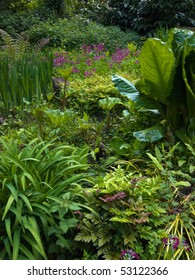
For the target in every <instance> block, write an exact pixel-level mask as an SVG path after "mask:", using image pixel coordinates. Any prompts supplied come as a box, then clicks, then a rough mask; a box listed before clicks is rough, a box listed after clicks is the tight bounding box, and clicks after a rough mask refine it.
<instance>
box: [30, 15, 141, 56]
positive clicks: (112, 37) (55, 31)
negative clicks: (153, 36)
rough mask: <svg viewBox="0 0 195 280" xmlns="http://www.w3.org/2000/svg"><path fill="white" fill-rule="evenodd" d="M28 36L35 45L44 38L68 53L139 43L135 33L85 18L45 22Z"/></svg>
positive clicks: (110, 48)
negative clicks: (97, 46)
mask: <svg viewBox="0 0 195 280" xmlns="http://www.w3.org/2000/svg"><path fill="white" fill-rule="evenodd" d="M26 35H27V36H28V37H29V41H30V42H31V43H32V44H33V43H34V44H35V43H36V42H38V41H39V40H40V39H42V38H48V39H49V40H50V46H51V47H62V48H64V49H65V50H67V51H70V50H73V49H77V50H78V49H80V47H81V46H82V45H83V44H86V45H94V44H98V43H104V44H105V45H106V47H107V48H108V49H109V50H115V48H116V47H124V46H126V45H127V44H128V43H129V42H132V41H139V36H138V35H137V34H136V33H133V32H122V31H121V30H120V28H118V27H114V26H113V27H105V26H103V25H100V24H97V23H95V22H92V21H89V20H87V19H84V18H78V17H77V18H74V19H66V18H64V19H58V20H56V21H55V22H52V23H51V22H49V21H47V22H43V23H40V24H39V25H36V26H33V27H32V28H30V29H29V30H28V31H27V32H26Z"/></svg>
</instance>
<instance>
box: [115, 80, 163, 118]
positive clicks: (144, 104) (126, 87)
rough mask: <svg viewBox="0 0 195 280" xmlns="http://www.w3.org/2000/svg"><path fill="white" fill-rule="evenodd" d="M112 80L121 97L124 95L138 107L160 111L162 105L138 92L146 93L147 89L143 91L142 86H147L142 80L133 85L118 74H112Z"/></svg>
mask: <svg viewBox="0 0 195 280" xmlns="http://www.w3.org/2000/svg"><path fill="white" fill-rule="evenodd" d="M112 81H113V83H114V85H115V87H116V88H117V89H118V91H119V93H120V94H121V95H122V96H123V97H126V98H128V99H130V100H131V101H133V102H135V103H136V106H137V107H138V108H145V109H148V110H158V111H159V112H161V113H162V107H161V106H160V104H159V103H158V102H156V101H155V100H153V99H151V98H150V97H148V96H146V95H144V94H140V92H142V93H147V90H146V91H144V88H145V87H147V86H146V85H145V83H144V81H143V80H139V81H138V82H136V85H134V84H133V83H131V82H130V81H128V80H127V79H125V78H123V77H121V76H119V75H113V76H112Z"/></svg>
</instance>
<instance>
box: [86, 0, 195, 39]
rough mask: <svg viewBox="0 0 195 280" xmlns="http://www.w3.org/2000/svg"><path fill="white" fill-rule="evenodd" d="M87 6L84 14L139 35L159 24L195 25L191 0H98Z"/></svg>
mask: <svg viewBox="0 0 195 280" xmlns="http://www.w3.org/2000/svg"><path fill="white" fill-rule="evenodd" d="M97 2H98V3H97ZM88 9H89V10H88V13H87V14H88V16H89V17H90V15H91V16H92V18H93V19H94V20H97V21H99V22H101V23H103V24H107V25H118V26H120V27H121V28H122V29H129V28H130V29H133V30H135V31H137V32H140V33H142V34H146V33H147V32H151V31H154V29H155V28H156V27H158V26H159V25H161V26H168V27H175V26H178V25H181V26H184V25H185V26H194V25H195V18H194V14H195V5H194V1H193V0H185V1H177V0H166V1H165V0H163V1H162V0H158V1H157V0H150V1H140V0H126V1H118V0H109V1H103V0H102V1H101V0H99V1H94V3H93V4H91V5H89V6H88Z"/></svg>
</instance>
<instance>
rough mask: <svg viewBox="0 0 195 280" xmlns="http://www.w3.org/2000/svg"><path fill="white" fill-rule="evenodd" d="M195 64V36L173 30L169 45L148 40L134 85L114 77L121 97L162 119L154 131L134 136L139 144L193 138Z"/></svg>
mask: <svg viewBox="0 0 195 280" xmlns="http://www.w3.org/2000/svg"><path fill="white" fill-rule="evenodd" d="M194 60H195V34H194V33H193V32H192V31H188V30H180V29H173V30H171V31H170V34H169V39H168V41H167V42H163V41H161V40H160V39H157V38H149V39H147V40H146V42H145V44H144V46H143V48H142V51H141V55H140V57H139V61H140V67H141V75H142V77H141V79H140V80H139V81H138V82H137V83H136V84H135V85H134V84H132V83H131V82H129V81H128V80H126V79H123V78H122V77H120V76H117V75H115V76H113V82H114V84H115V86H116V87H117V89H118V90H119V92H120V93H121V95H122V96H124V97H127V98H128V99H130V100H131V101H133V102H134V103H135V104H136V106H137V109H138V110H140V111H141V110H144V111H149V112H151V113H153V114H154V115H155V114H160V115H161V116H162V119H161V122H160V123H158V124H156V125H155V126H154V127H152V128H147V129H145V130H143V131H138V132H134V136H135V137H136V138H137V139H138V140H140V141H146V142H147V141H149V142H154V141H157V140H159V139H161V138H162V137H163V136H168V134H171V133H173V134H174V135H177V136H178V137H179V138H180V139H182V141H184V142H188V141H189V140H188V139H191V140H192V139H193V138H194V136H195V111H194V107H195V88H194V83H195V78H194V77H195V74H194V73H195V70H194ZM167 127H168V129H166V128H167ZM169 136H170V137H169V138H170V139H171V136H172V135H169ZM173 138H174V136H173Z"/></svg>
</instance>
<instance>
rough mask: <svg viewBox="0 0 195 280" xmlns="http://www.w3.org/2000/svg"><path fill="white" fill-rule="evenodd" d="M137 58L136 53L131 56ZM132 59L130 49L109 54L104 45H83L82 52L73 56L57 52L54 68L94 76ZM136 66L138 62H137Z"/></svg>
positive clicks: (118, 49)
mask: <svg viewBox="0 0 195 280" xmlns="http://www.w3.org/2000/svg"><path fill="white" fill-rule="evenodd" d="M131 55H132V57H135V56H136V57H137V56H138V53H137V55H136V52H134V53H132V54H131ZM129 58H130V50H129V49H128V48H117V49H116V51H115V52H114V53H112V54H109V52H107V50H106V48H105V46H104V44H102V43H100V44H97V45H90V46H88V45H85V44H84V45H83V46H82V48H81V52H79V53H77V54H72V53H68V52H56V53H55V54H54V61H53V64H54V67H66V66H68V67H70V66H71V67H72V72H73V73H79V74H81V75H83V76H86V77H87V76H92V75H93V74H94V73H98V71H102V69H103V68H105V69H107V70H108V71H109V70H110V69H112V68H113V67H120V65H121V64H122V62H124V61H126V60H128V59H129ZM135 64H136V60H135Z"/></svg>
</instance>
